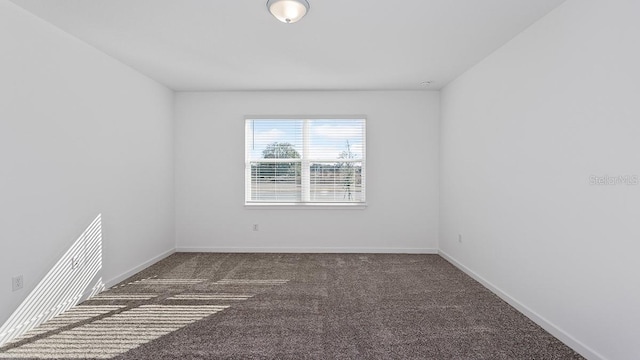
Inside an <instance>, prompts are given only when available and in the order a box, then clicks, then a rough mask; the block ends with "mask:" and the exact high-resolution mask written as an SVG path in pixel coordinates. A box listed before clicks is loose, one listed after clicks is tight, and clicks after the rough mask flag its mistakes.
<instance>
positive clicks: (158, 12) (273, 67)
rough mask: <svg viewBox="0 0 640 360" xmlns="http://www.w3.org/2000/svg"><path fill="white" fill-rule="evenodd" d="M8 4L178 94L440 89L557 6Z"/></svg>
mask: <svg viewBox="0 0 640 360" xmlns="http://www.w3.org/2000/svg"><path fill="white" fill-rule="evenodd" d="M12 1H13V2H14V3H16V4H17V5H19V6H21V7H23V8H25V9H26V10H28V11H30V12H32V13H33V14H35V15H37V16H39V17H41V18H42V19H44V20H46V21H48V22H50V23H52V24H54V25H56V26H57V27H59V28H61V29H63V30H65V31H66V32H68V33H70V34H72V35H74V36H76V37H78V38H80V39H82V40H84V41H85V42H87V43H89V44H91V45H93V46H94V47H96V48H98V49H100V50H102V51H103V52H105V53H107V54H109V55H111V56H113V57H115V58H117V59H119V60H120V61H122V62H123V63H126V64H128V65H130V66H131V67H133V68H135V69H137V70H138V71H140V72H142V73H144V74H146V75H148V76H149V77H151V78H153V79H155V80H157V81H159V82H161V83H163V84H165V85H167V86H168V87H170V88H172V89H174V90H396V89H438V88H440V87H442V86H443V85H445V84H446V83H448V82H449V81H451V80H453V79H455V78H456V77H457V76H458V75H460V74H461V73H463V72H464V71H465V70H466V69H468V68H469V67H471V66H473V65H474V64H476V63H477V62H478V61H480V60H482V59H483V58H484V57H486V56H487V55H489V54H490V53H491V52H492V51H494V50H495V49H497V48H498V47H500V46H501V45H502V44H504V43H505V42H507V41H508V40H510V39H511V38H513V37H514V36H515V35H517V34H518V33H520V32H521V31H522V30H524V29H525V28H526V27H528V26H529V25H531V24H532V23H533V22H535V21H536V20H537V19H539V18H541V17H542V16H544V15H545V14H547V13H548V12H549V11H551V10H552V9H554V8H555V7H557V6H558V5H560V4H561V3H562V2H564V0H395V1H393V0H392V1H389V0H385V1H383V0H309V2H310V4H311V9H310V10H309V12H308V14H307V16H306V17H305V18H304V19H302V20H301V21H300V22H298V23H296V24H289V25H287V24H283V23H280V22H278V21H277V20H276V19H275V18H273V17H272V16H271V14H270V13H269V12H268V10H267V8H266V0H227V1H223V0H12ZM426 80H432V81H433V83H432V85H430V86H428V87H427V86H424V85H421V82H423V81H426Z"/></svg>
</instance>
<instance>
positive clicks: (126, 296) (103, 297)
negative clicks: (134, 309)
mask: <svg viewBox="0 0 640 360" xmlns="http://www.w3.org/2000/svg"><path fill="white" fill-rule="evenodd" d="M155 297H158V294H100V295H96V296H94V297H92V298H91V299H90V300H98V301H105V300H106V301H113V300H123V301H129V300H151V299H153V298H155Z"/></svg>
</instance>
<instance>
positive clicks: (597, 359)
mask: <svg viewBox="0 0 640 360" xmlns="http://www.w3.org/2000/svg"><path fill="white" fill-rule="evenodd" d="M438 253H439V254H440V256H442V257H443V258H444V259H445V260H447V261H448V262H450V263H451V264H452V265H453V266H455V267H457V268H458V269H460V270H462V271H463V272H464V273H466V274H467V275H469V276H471V277H472V278H473V279H474V280H476V281H477V282H479V283H480V284H482V285H484V287H486V288H487V289H489V290H491V292H493V293H494V294H496V295H498V297H500V298H501V299H502V300H504V301H506V302H507V303H508V304H509V305H511V306H513V307H514V308H515V309H516V310H518V311H520V312H521V313H522V314H524V315H525V316H526V317H528V318H529V319H531V320H532V321H533V322H535V323H536V324H538V325H539V326H540V327H541V328H543V329H545V330H546V331H547V332H549V333H550V334H551V335H553V336H555V337H556V338H558V340H560V341H562V342H563V343H565V344H566V345H567V346H569V347H570V348H572V349H573V350H575V351H576V352H578V353H579V354H580V355H582V356H584V357H585V358H587V359H590V360H606V358H605V357H604V356H602V355H601V354H599V353H597V352H596V351H595V350H593V349H591V348H590V347H588V346H587V345H585V344H583V343H582V342H580V341H578V340H576V339H575V338H574V337H573V336H571V335H569V334H568V333H566V332H565V331H564V330H562V329H560V328H559V327H557V326H556V325H555V324H553V323H552V322H550V321H549V320H547V319H545V318H544V317H543V316H541V315H540V314H538V313H536V312H535V311H533V310H531V309H530V308H529V307H527V306H526V305H524V304H523V303H521V302H520V301H518V300H516V299H514V298H513V297H512V296H511V295H509V294H507V293H506V292H504V291H503V290H501V289H500V288H498V287H497V286H495V285H494V284H492V283H491V282H489V281H488V280H487V279H485V278H483V277H482V276H480V275H478V274H477V273H476V272H474V271H473V270H471V269H469V268H468V267H466V266H464V265H462V263H460V262H459V261H458V260H456V259H454V258H453V257H452V256H451V255H449V254H447V253H446V252H444V251H442V250H439V251H438Z"/></svg>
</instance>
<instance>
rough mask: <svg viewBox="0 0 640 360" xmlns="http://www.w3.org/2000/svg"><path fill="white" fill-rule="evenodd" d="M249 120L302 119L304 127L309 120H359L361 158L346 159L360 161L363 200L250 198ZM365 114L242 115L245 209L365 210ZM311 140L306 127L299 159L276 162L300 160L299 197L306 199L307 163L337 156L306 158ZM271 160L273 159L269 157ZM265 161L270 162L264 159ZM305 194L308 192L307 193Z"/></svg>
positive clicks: (308, 168) (308, 178)
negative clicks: (251, 199) (282, 200)
mask: <svg viewBox="0 0 640 360" xmlns="http://www.w3.org/2000/svg"><path fill="white" fill-rule="evenodd" d="M250 120H265V121H268V120H302V121H303V127H304V128H307V126H308V125H307V124H308V120H362V121H363V122H364V123H363V129H362V159H353V160H346V161H350V162H361V163H362V169H361V183H362V189H363V199H364V200H363V201H361V202H313V201H304V200H302V201H300V202H257V201H250V200H249V197H250V193H251V184H252V183H251V180H252V178H251V163H252V162H255V160H251V159H250V156H249V146H248V144H247V143H246V141H247V134H248V133H247V131H249V123H250ZM367 122H368V121H367V117H366V116H365V115H299V116H298V115H282V116H274V115H266V116H265V115H247V116H245V117H244V138H245V143H244V149H245V154H244V161H245V179H244V185H245V191H244V206H245V208H247V209H341V210H344V209H365V208H366V207H367V190H366V162H367V146H366V139H367ZM309 143H310V139H309V134H308V131H307V129H305V130H303V151H302V154H301V157H300V158H299V159H282V160H277V161H282V162H300V164H301V168H302V174H301V175H302V176H301V186H302V190H301V192H302V194H301V195H302V198H303V199H304V198H305V194H304V192H307V193H308V192H309V191H310V188H311V183H310V182H309V181H310V175H309V174H310V164H311V163H317V162H325V161H326V162H328V161H332V162H335V161H337V160H336V159H322V160H318V159H309V158H308V156H307V155H308V152H307V151H305V150H306V149H304V148H306V147H307V146H308V145H309ZM272 160H273V159H272ZM265 162H271V160H267V161H265ZM305 182H309V184H307V185H308V186H305V184H304V183H305ZM307 195H308V194H307Z"/></svg>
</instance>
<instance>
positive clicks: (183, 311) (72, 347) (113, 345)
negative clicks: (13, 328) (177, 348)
mask: <svg viewBox="0 0 640 360" xmlns="http://www.w3.org/2000/svg"><path fill="white" fill-rule="evenodd" d="M226 308H228V306H220V305H198V306H187V305H184V306H178V305H143V306H140V307H137V308H133V309H131V310H126V311H123V312H121V313H118V314H115V315H113V316H110V317H107V318H103V319H100V320H96V321H94V322H92V323H89V324H86V325H82V326H79V327H77V328H74V329H70V330H65V331H62V332H60V333H58V334H54V335H51V336H49V337H46V338H43V339H40V340H36V341H34V342H31V343H27V344H25V345H22V346H19V347H16V348H13V349H10V350H8V351H6V352H4V353H0V359H22V358H39V359H57V358H75V359H108V358H112V357H115V356H117V355H120V354H123V353H125V352H127V351H129V350H131V349H134V348H136V347H138V346H140V345H142V344H145V343H148V342H150V341H152V340H155V339H157V338H159V337H161V336H163V335H166V334H169V333H171V332H173V331H176V330H179V329H181V328H183V327H185V326H187V325H189V324H191V323H194V322H196V321H198V320H201V319H203V318H205V317H207V316H210V315H213V314H215V313H217V312H220V311H222V310H224V309H226Z"/></svg>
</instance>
